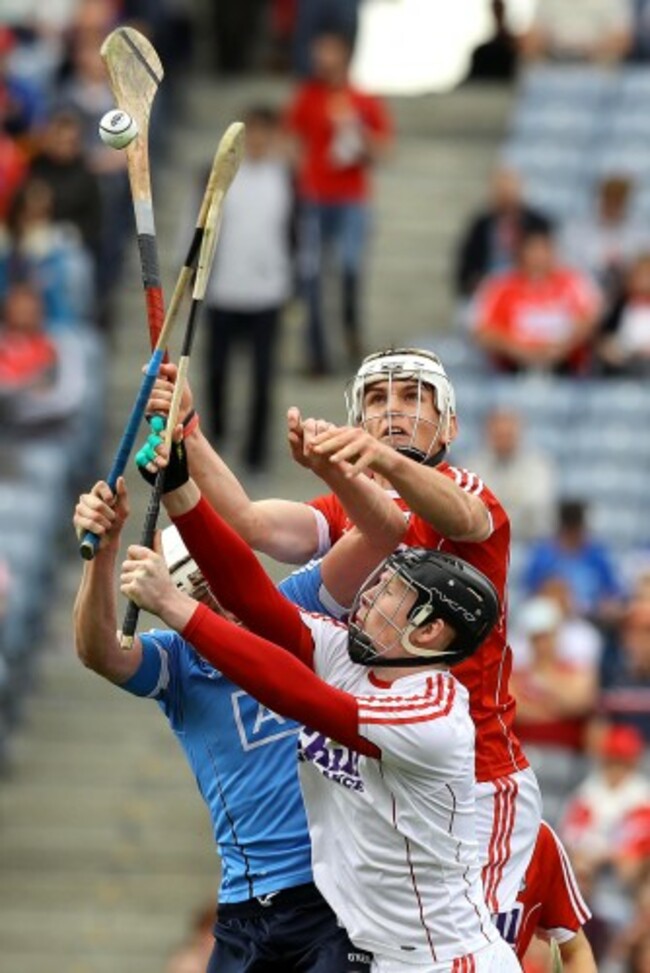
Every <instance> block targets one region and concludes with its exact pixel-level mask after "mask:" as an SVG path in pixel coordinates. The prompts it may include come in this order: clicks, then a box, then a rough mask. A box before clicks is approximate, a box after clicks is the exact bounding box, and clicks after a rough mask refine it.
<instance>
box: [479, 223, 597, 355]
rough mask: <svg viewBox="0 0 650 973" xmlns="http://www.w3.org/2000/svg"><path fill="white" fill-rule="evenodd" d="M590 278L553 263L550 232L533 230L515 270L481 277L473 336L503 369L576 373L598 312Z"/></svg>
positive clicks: (552, 246)
mask: <svg viewBox="0 0 650 973" xmlns="http://www.w3.org/2000/svg"><path fill="white" fill-rule="evenodd" d="M600 305H601V301H600V296H599V294H598V292H597V290H596V288H595V286H594V285H593V284H592V282H591V281H590V279H589V278H588V277H586V276H585V275H584V274H581V273H579V272H578V271H574V270H571V269H570V268H569V267H565V266H562V265H560V264H558V262H557V259H556V252H555V246H554V243H553V239H552V237H551V234H550V232H548V231H544V230H533V231H531V232H529V233H528V234H526V236H525V237H524V238H523V239H522V241H521V243H520V246H519V259H518V264H517V267H516V269H514V270H512V271H510V272H508V273H504V274H502V275H499V276H497V277H494V278H493V279H491V280H488V281H486V283H485V284H484V285H483V287H482V288H481V290H480V291H479V293H478V295H477V299H476V306H475V308H474V324H475V330H474V337H475V339H476V341H477V343H478V345H479V346H480V347H481V348H483V350H484V351H485V352H487V353H488V354H489V355H490V357H491V358H492V360H493V362H494V364H495V366H496V367H497V368H499V369H500V370H502V371H509V372H512V371H522V370H523V371H526V370H530V369H540V368H541V369H548V370H553V371H556V372H560V373H563V374H565V373H569V374H580V373H581V372H584V371H585V370H586V368H587V366H588V364H589V341H590V339H591V337H592V335H593V332H594V330H595V328H596V325H597V322H598V315H599V313H600Z"/></svg>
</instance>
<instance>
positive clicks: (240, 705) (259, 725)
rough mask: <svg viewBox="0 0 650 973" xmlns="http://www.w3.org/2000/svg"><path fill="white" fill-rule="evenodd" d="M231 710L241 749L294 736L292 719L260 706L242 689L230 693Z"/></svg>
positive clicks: (294, 725)
mask: <svg viewBox="0 0 650 973" xmlns="http://www.w3.org/2000/svg"><path fill="white" fill-rule="evenodd" d="M231 702H232V712H233V716H234V718H235V725H236V726H237V732H238V733H239V739H240V741H241V745H242V750H244V751H249V750H255V749H256V748H257V747H264V746H266V745H267V744H269V743H275V742H276V740H282V739H284V737H291V736H296V735H297V733H298V726H297V724H296V723H294V722H293V720H287V719H285V717H284V716H278V714H277V713H274V712H273V710H270V709H267V707H266V706H262V704H261V703H258V702H257V700H256V699H253V698H252V697H251V696H249V695H248V693H245V692H244V691H243V689H238V690H237V692H234V693H232V695H231Z"/></svg>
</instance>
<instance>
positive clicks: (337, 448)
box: [310, 426, 396, 477]
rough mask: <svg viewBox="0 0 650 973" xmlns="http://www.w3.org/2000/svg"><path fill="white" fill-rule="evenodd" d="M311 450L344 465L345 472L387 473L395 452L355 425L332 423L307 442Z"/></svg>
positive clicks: (321, 458)
mask: <svg viewBox="0 0 650 973" xmlns="http://www.w3.org/2000/svg"><path fill="white" fill-rule="evenodd" d="M310 449H311V451H312V453H313V454H314V455H315V456H317V457H319V459H320V460H321V461H322V460H328V461H329V462H330V463H335V464H337V465H338V466H340V467H343V468H345V472H346V476H348V477H353V476H358V475H359V473H365V472H367V471H368V470H372V471H373V472H375V473H380V474H382V475H385V476H386V475H388V474H389V473H390V471H391V469H392V467H393V464H394V461H395V457H396V452H395V450H394V449H392V448H391V447H390V446H387V445H386V443H383V442H381V440H379V439H375V437H374V436H371V435H370V433H369V432H366V431H365V429H361V428H360V427H358V426H332V427H331V428H330V429H327V430H324V431H322V432H319V433H317V434H316V435H315V436H314V438H313V439H312V441H311V443H310Z"/></svg>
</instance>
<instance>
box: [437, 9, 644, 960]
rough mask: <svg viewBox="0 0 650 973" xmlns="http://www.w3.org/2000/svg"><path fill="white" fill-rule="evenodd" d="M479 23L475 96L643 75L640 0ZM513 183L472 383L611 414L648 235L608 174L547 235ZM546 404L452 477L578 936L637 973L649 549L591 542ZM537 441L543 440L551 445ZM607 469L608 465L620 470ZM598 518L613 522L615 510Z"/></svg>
mask: <svg viewBox="0 0 650 973" xmlns="http://www.w3.org/2000/svg"><path fill="white" fill-rule="evenodd" d="M493 9H494V15H495V24H496V29H495V34H494V37H493V38H491V39H490V40H489V41H488V42H487V43H486V44H484V45H482V46H481V48H479V49H478V50H477V51H476V52H475V55H474V58H473V61H472V70H471V76H472V78H473V79H479V78H481V79H490V80H496V79H498V80H502V81H505V80H510V79H512V78H513V77H515V76H516V75H517V73H519V76H520V77H522V78H525V77H526V74H527V72H528V71H529V70H533V69H535V68H534V65H533V62H534V64H539V63H540V62H545V64H546V67H545V69H544V70H545V71H546V72H547V73H548V77H549V84H550V83H552V72H553V71H554V70H555V71H556V72H557V73H556V76H557V78H558V79H561V78H562V77H564V76H566V74H563V73H562V72H566V71H567V66H570V67H571V70H572V71H574V73H575V72H576V71H579V70H580V65H582V66H583V68H584V72H585V73H584V78H585V79H586V80H585V84H588V79H589V77H590V75H589V71H591V70H595V68H598V70H601V68H602V67H603V66H606V67H607V69H608V70H609V71H610V72H616V71H619V70H620V71H621V72H622V71H624V70H625V65H627V64H629V62H631V61H633V62H635V64H636V65H642V64H643V62H644V61H647V60H648V54H649V53H650V44H649V41H650V33H649V31H650V4H648V3H647V2H645V0H638V2H634V3H633V2H628V0H590V2H588V3H587V2H585V3H580V4H567V3H564V2H563V0H539V2H538V4H537V5H536V12H535V15H534V18H533V22H532V24H531V26H530V29H529V30H528V31H527V33H526V34H524V35H523V36H522V35H520V36H514V34H513V33H512V32H511V31H510V30H509V29H508V8H507V4H504V3H502V2H500V0H497V2H495V3H494V4H493ZM554 65H557V68H554ZM619 65H620V68H619ZM635 70H637V71H639V70H644V69H643V68H642V67H639V66H637V67H636V68H635ZM647 70H648V71H650V67H649V68H648V69H647ZM575 76H576V77H577V76H578V75H577V74H575ZM558 85H561V81H560V80H558ZM522 90H523V86H522ZM561 97H562V96H561V87H560V88H559V89H558V100H561ZM592 110H596V109H594V108H592ZM525 175H526V174H525V173H523V172H522V173H520V172H518V171H517V170H516V168H515V167H514V166H513V165H512V163H511V162H510V161H508V162H507V163H505V162H504V163H502V164H500V165H499V166H498V168H497V170H496V171H495V173H494V176H493V179H492V182H491V186H490V189H489V198H488V201H487V205H486V206H485V208H484V210H483V211H482V212H481V213H479V214H478V215H477V216H475V217H474V218H472V220H471V221H470V222H469V223H468V225H467V227H466V228H465V230H464V232H463V233H462V235H461V237H460V239H459V241H458V248H457V252H456V264H455V291H456V295H457V308H458V311H457V315H456V341H457V342H460V343H462V346H463V347H464V348H465V351H464V352H463V355H464V356H466V360H467V361H470V362H471V368H472V369H474V370H475V371H474V381H476V380H477V375H483V376H484V377H485V376H493V377H495V378H498V381H499V382H500V383H501V384H500V386H499V387H500V388H502V387H503V383H504V382H505V383H507V382H511V383H513V386H514V384H515V383H522V382H528V383H530V382H533V381H538V382H540V383H543V385H540V389H541V388H544V389H545V390H546V392H545V394H546V395H547V396H548V397H549V399H550V398H552V397H553V396H556V395H558V393H559V391H561V390H562V389H564V390H567V389H573V392H572V393H571V394H573V395H574V396H575V401H576V402H578V401H579V396H580V390H581V389H583V390H584V393H583V394H589V395H590V396H591V398H592V401H593V399H594V397H599V398H600V399H601V400H602V406H603V408H602V410H601V413H600V414H601V415H602V416H605V415H606V412H607V409H608V402H609V403H611V406H612V411H614V410H615V406H616V402H615V399H616V397H617V396H620V395H621V388H622V383H625V382H627V383H629V385H630V386H631V387H638V386H636V385H635V383H637V382H638V380H639V379H641V378H643V377H644V376H645V375H646V374H647V371H648V361H649V359H650V313H649V312H648V308H649V307H650V231H648V228H647V221H645V220H644V218H643V214H642V211H641V209H640V207H639V205H638V201H639V186H638V173H634V172H631V171H629V170H628V169H626V168H625V167H624V166H621V167H620V168H616V167H615V166H613V167H611V168H610V169H609V170H607V171H601V172H599V173H597V174H594V171H593V170H590V171H589V172H587V171H585V172H584V173H582V175H581V174H580V173H578V178H579V179H581V180H582V183H583V184H584V185H588V186H589V187H590V189H591V194H592V204H591V208H590V209H589V210H588V211H579V210H578V209H574V210H573V212H571V210H570V208H569V212H568V213H567V215H566V216H565V217H564V218H561V219H558V214H557V213H553V212H546V211H545V209H544V207H543V206H540V205H538V204H536V203H535V201H534V196H533V198H532V199H531V198H528V196H527V192H526V189H527V183H526V178H525ZM462 357H463V356H461V358H462ZM535 376H536V377H537V378H535ZM488 387H489V386H488ZM528 387H529V388H530V389H533V386H532V385H529V386H528ZM524 394H525V393H524ZM461 402H462V395H461ZM550 405H551V403H550V402H548V403H547V406H545V405H544V396H543V394H542V395H541V396H540V398H539V410H538V411H539V415H535V410H534V408H532V407H529V408H528V409H527V410H526V419H527V420H528V422H527V421H525V420H524V417H523V415H521V414H520V413H519V412H518V410H517V408H516V407H514V406H513V405H512V404H508V405H507V406H504V405H499V404H497V405H493V407H492V408H491V409H489V410H488V411H486V412H485V414H484V418H483V423H484V424H483V426H482V428H481V429H480V438H479V442H480V443H481V446H480V448H479V449H478V450H475V451H474V453H473V454H472V455H471V456H470V455H469V453H468V454H467V455H466V456H463V460H467V463H468V465H470V466H471V468H472V469H476V470H478V472H479V473H480V474H481V475H483V476H484V477H485V480H486V482H488V483H489V484H490V486H491V487H492V488H493V489H494V490H495V492H496V493H497V495H499V496H500V498H501V499H502V501H503V502H504V504H505V506H506V509H508V511H509V513H510V516H511V520H512V530H513V538H514V541H515V547H516V550H517V558H516V562H515V563H513V566H512V571H511V579H512V590H511V594H512V596H513V597H512V602H513V603H512V605H511V615H512V627H513V639H512V642H513V651H514V668H513V676H512V686H513V690H514V694H515V696H516V699H517V712H518V715H517V727H518V732H519V734H520V736H521V739H522V741H523V742H524V745H525V748H526V753H527V755H528V756H529V759H530V760H531V763H532V764H533V766H534V767H535V769H536V772H537V773H538V776H539V778H540V783H541V787H542V793H543V797H544V815H545V817H546V818H547V819H549V820H550V821H551V823H552V824H553V826H554V827H555V828H556V829H557V830H558V832H559V834H560V835H561V837H562V838H563V840H564V842H565V844H566V847H567V849H568V851H569V854H570V856H571V858H572V860H573V863H574V866H575V869H576V873H577V874H578V877H579V880H580V884H581V887H582V890H583V893H584V894H585V897H586V899H587V901H588V903H589V905H590V908H591V910H592V913H593V918H592V919H591V920H590V922H589V923H588V924H587V926H586V933H587V935H588V937H589V939H590V941H591V943H592V946H593V948H594V952H595V954H596V958H597V961H598V968H599V970H603V971H605V973H647V970H648V969H650V965H649V964H650V938H649V936H648V928H649V925H648V923H649V921H650V911H649V910H650V783H649V772H650V575H649V574H648V567H647V565H648V560H647V550H646V549H645V548H643V549H642V550H639V551H637V552H636V553H637V557H636V558H634V557H632V552H631V550H630V549H629V547H628V548H627V549H625V548H621V547H620V546H616V545H615V544H612V539H613V538H612V535H611V534H610V536H609V537H608V539H607V540H605V539H604V538H603V537H602V536H599V535H598V532H597V531H594V529H593V527H592V526H591V523H590V509H589V503H588V502H587V498H588V497H589V496H590V495H591V494H590V490H589V487H590V484H589V482H588V479H589V472H588V471H587V470H586V469H585V471H584V480H585V483H584V490H583V492H582V495H577V494H576V493H575V492H567V490H566V489H565V488H563V484H564V480H563V476H562V474H563V472H564V470H563V465H564V464H566V463H569V464H571V463H573V462H575V464H576V465H577V464H579V462H580V460H579V458H578V457H576V458H575V460H574V458H573V457H572V456H570V455H568V454H567V453H566V451H564V452H563V451H562V450H561V449H557V450H554V449H553V448H552V447H548V448H547V447H546V446H545V445H544V443H542V444H540V439H539V437H537V438H536V436H535V432H537V431H539V427H540V426H543V425H544V424H546V426H547V427H548V426H550V425H552V423H553V418H552V416H553V410H552V409H551V408H550ZM531 414H532V418H533V419H534V422H533V425H534V426H535V429H534V430H533V434H532V435H531V432H530V430H529V428H528V423H529V421H530V419H531ZM631 419H632V421H633V414H632V416H631ZM576 420H577V416H576ZM597 422H598V420H595V423H596V425H597ZM592 425H593V423H592ZM543 431H544V432H545V433H546V436H545V437H542V439H543V440H544V442H545V443H552V442H559V441H560V440H561V439H562V437H563V436H565V435H566V431H563V430H562V429H560V428H558V429H556V430H555V431H553V430H552V429H549V428H547V429H545V430H543ZM594 432H595V433H596V436H595V437H594V440H593V443H594V447H595V448H596V449H598V448H599V447H598V442H597V438H598V437H597V429H596V428H594ZM633 435H634V434H633ZM636 435H637V436H643V435H644V430H643V429H641V428H639V429H638V430H637V432H636ZM607 452H608V451H607V448H606V447H604V449H603V455H605V456H606V455H607ZM621 455H623V454H621ZM628 461H629V462H630V463H632V464H633V466H630V467H628V472H629V473H633V468H634V465H635V464H638V468H639V470H640V469H642V468H644V467H643V464H644V462H645V460H644V459H643V458H642V457H641V456H640V455H638V451H631V452H630V454H629V458H628ZM610 462H611V464H612V467H615V465H616V463H617V460H616V459H615V458H614V457H613V456H610ZM610 503H612V504H613V505H614V507H618V509H619V511H620V507H621V505H622V503H623V501H622V500H621V501H618V502H617V501H616V500H615V499H614V500H611V501H610ZM641 516H642V514H641ZM639 526H640V525H639ZM641 534H642V531H641V530H639V537H641ZM640 544H641V545H642V542H640ZM536 963H537V958H536V957H535V956H532V955H531V957H530V958H529V960H528V961H527V964H526V965H525V969H527V970H529V971H530V973H532V971H534V970H537V969H538V966H537V965H536ZM542 968H544V967H542Z"/></svg>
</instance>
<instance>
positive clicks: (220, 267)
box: [207, 107, 292, 471]
mask: <svg viewBox="0 0 650 973" xmlns="http://www.w3.org/2000/svg"><path fill="white" fill-rule="evenodd" d="M245 121H246V154H245V158H244V161H243V163H242V165H241V167H240V169H239V172H238V174H237V178H236V179H235V181H234V183H233V186H232V188H231V190H230V192H229V193H228V196H227V198H226V202H225V206H224V216H223V224H222V229H221V239H220V242H219V246H218V248H217V254H216V260H215V269H214V274H213V276H212V280H211V282H210V286H209V289H208V295H207V302H208V309H209V322H210V330H209V339H208V340H209V351H208V358H207V370H208V375H207V378H208V383H207V384H208V401H209V405H210V422H211V432H212V434H213V436H214V437H215V438H216V439H218V440H220V439H221V438H222V437H223V436H224V434H225V433H226V426H227V417H228V414H229V411H230V410H229V409H228V406H227V404H226V398H227V381H228V375H229V362H230V351H231V347H232V345H233V344H234V343H235V342H236V341H238V340H239V339H241V340H243V341H245V342H246V344H247V345H248V346H249V351H250V358H251V381H250V401H249V416H248V431H247V433H246V442H245V446H244V460H245V463H246V465H247V466H248V467H249V469H250V470H253V471H258V470H260V469H262V468H263V467H264V465H265V464H266V461H267V452H268V442H267V441H268V428H269V423H270V420H271V415H272V403H271V394H272V389H273V384H274V379H275V366H276V346H277V339H278V333H279V327H280V312H281V310H282V305H283V304H284V303H285V301H286V300H287V298H288V296H289V291H290V284H291V266H290V255H289V224H290V219H291V208H292V195H291V188H290V178H289V172H288V168H287V166H286V165H285V163H284V162H283V161H282V160H281V158H280V157H279V155H278V144H277V143H278V134H279V120H278V116H277V114H276V112H274V111H273V110H271V109H270V108H266V107H257V108H251V109H249V111H248V112H247V113H246V115H245Z"/></svg>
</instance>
